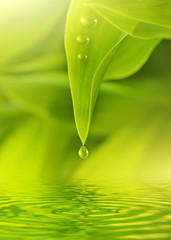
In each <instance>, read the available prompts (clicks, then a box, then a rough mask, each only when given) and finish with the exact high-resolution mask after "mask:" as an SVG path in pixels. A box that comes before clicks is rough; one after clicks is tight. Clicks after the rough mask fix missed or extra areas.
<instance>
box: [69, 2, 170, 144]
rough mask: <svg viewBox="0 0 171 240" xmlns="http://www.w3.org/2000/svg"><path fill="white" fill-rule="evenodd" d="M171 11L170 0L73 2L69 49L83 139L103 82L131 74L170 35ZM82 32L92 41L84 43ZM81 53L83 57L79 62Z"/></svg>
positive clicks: (70, 75) (75, 100)
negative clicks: (105, 79) (81, 39)
mask: <svg viewBox="0 0 171 240" xmlns="http://www.w3.org/2000/svg"><path fill="white" fill-rule="evenodd" d="M169 10H171V2H170V1H164V2H163V1H162V0H161V1H153V0H151V1H149V0H148V1H147V0H143V1H131V0H127V1H126V0H125V1H120V0H114V1H110V0H107V1H102V0H101V1H96V0H84V1H79V0H73V1H72V2H71V6H70V10H69V14H68V19H67V27H66V53H67V58H68V69H69V79H70V86H71V93H72V99H73V106H74V115H75V122H76V126H77V130H78V133H79V136H80V138H81V140H82V142H83V143H85V141H86V139H87V136H88V132H89V127H90V121H91V117H92V113H93V110H94V106H95V102H96V99H97V96H98V92H99V88H100V85H101V82H102V81H103V79H104V78H107V79H109V78H112V79H115V78H116V79H120V78H124V77H127V76H129V75H131V74H133V73H134V72H136V71H137V70H138V69H140V67H141V66H142V65H143V64H144V62H145V61H146V60H147V59H148V57H149V55H150V54H151V52H152V50H153V49H154V48H155V47H156V45H157V44H158V43H159V42H160V40H161V39H162V38H171V21H170V19H171V14H170V12H171V11H169ZM93 21H94V24H93ZM80 34H84V36H87V39H89V42H88V43H87V42H83V43H81V44H80V42H78V41H77V37H78V36H80ZM80 54H84V55H83V56H84V60H85V61H80V59H79V57H78V56H80ZM85 55H86V59H85ZM82 60H83V59H82Z"/></svg>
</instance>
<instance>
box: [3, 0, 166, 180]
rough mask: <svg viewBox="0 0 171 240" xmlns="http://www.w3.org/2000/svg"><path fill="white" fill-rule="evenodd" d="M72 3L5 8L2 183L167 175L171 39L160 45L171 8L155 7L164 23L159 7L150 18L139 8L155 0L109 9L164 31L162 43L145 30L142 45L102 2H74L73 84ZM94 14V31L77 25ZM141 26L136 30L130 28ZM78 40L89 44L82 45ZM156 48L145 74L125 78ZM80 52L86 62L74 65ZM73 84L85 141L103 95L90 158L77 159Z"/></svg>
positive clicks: (43, 1)
mask: <svg viewBox="0 0 171 240" xmlns="http://www.w3.org/2000/svg"><path fill="white" fill-rule="evenodd" d="M69 2H70V1H69V0H66V1H62V2H61V0H50V1H48V2H47V1H46V0H41V1H37V2H36V3H35V1H33V0H26V1H24V2H23V3H22V1H21V0H16V1H15V2H13V3H12V2H11V5H10V4H9V1H8V0H7V1H0V20H1V21H0V30H1V39H0V43H1V44H0V52H1V59H0V175H1V178H0V180H2V179H3V180H6V179H8V178H11V179H12V180H14V179H16V178H17V179H20V180H22V181H24V179H30V178H39V177H43V178H47V179H51V180H53V181H54V180H56V179H61V178H67V177H69V176H71V175H73V173H75V176H77V177H80V178H82V177H83V178H92V177H93V178H103V179H104V178H107V177H110V178H112V177H115V176H120V177H124V176H129V177H130V176H135V175H138V176H144V175H148V174H149V175H150V174H152V173H153V174H154V175H155V176H159V175H162V174H163V175H165V174H166V172H167V174H166V175H167V176H169V169H170V144H171V142H170V137H169V136H170V129H171V126H170V122H169V120H170V114H171V113H170V109H171V100H170V92H171V85H170V84H171V82H170V76H171V70H170V62H171V59H170V51H171V48H170V41H168V40H165V41H164V42H162V43H161V44H159V43H160V42H161V37H160V38H159V37H158V36H159V35H160V36H162V38H164V37H165V38H166V37H167V34H168V33H169V30H167V31H165V30H166V29H169V28H170V27H169V24H170V20H169V19H170V18H169V16H170V15H169V14H170V11H169V3H170V1H168V4H167V5H165V3H166V2H164V1H163V2H162V3H163V5H162V6H159V7H158V8H160V11H161V13H162V14H160V15H161V16H160V15H157V10H156V11H153V14H152V12H151V13H149V11H150V10H148V11H147V13H148V14H147V16H146V15H145V13H146V11H145V10H144V9H143V8H142V2H144V4H145V3H148V2H151V4H152V3H156V1H119V0H118V1H103V2H102V3H103V4H104V2H105V4H109V3H110V4H113V3H115V4H116V6H115V7H117V9H116V8H115V11H116V10H117V13H118V15H119V16H118V15H117V17H120V18H121V15H122V17H123V18H122V19H123V21H128V18H129V19H133V20H132V21H133V22H134V24H135V19H136V21H140V20H141V21H140V22H141V23H142V22H143V19H144V18H145V17H147V20H148V21H147V22H148V25H149V24H151V25H153V24H154V25H155V26H156V27H157V31H153V36H154V34H157V35H156V36H157V37H156V38H151V35H150V36H149V35H147V32H146V36H145V37H144V38H143V37H142V38H140V37H138V36H136V37H135V34H132V33H131V31H130V32H129V34H128V32H127V31H126V30H124V31H123V29H121V26H115V24H116V22H114V20H115V19H113V20H112V19H107V16H108V18H109V17H111V16H112V15H113V14H111V12H112V11H113V9H112V7H110V14H109V12H108V7H104V6H103V8H101V5H100V6H99V4H98V3H99V1H96V2H95V1H87V5H84V6H83V5H82V4H83V1H79V2H77V1H72V3H71V6H70V10H69V15H68V20H67V31H66V50H67V56H68V68H69V77H70V86H69V81H68V74H67V62H66V57H65V50H64V32H65V31H64V30H65V23H66V14H67V10H68V7H69ZM135 2H136V3H137V4H140V5H141V14H138V13H137V12H138V11H135V7H136V5H131V4H133V3H135ZM122 3H123V4H122ZM126 3H127V4H126ZM75 4H76V5H75ZM157 4H159V1H157ZM129 6H131V7H129ZM165 6H167V7H166V8H165ZM131 9H134V11H133V12H132V10H131ZM147 9H148V8H146V10H147ZM153 9H155V8H154V6H153ZM162 9H163V10H162ZM164 9H165V10H164ZM160 11H158V13H160ZM164 11H165V13H164ZM121 13H122V14H121ZM139 13H140V11H139ZM87 14H88V16H89V17H90V18H89V20H90V23H91V21H92V19H94V20H93V23H92V25H91V24H90V25H91V26H90V28H89V27H88V28H87V27H83V26H82V25H81V23H80V18H81V17H82V16H84V17H85V16H86V15H87ZM150 14H151V17H153V19H152V20H150V19H148V18H149V16H150ZM30 15H31V16H32V18H30ZM136 15H137V16H136ZM115 17H116V14H115ZM138 17H139V18H138ZM165 17H166V18H167V19H166V20H164V19H165ZM140 18H141V19H140ZM96 19H97V22H96ZM154 19H156V22H154ZM83 20H84V21H83V25H84V26H85V25H86V26H87V24H88V23H87V22H86V21H85V18H84V19H83ZM111 21H113V22H111ZM119 23H120V24H121V21H120V22H119ZM134 24H133V25H132V26H131V25H129V26H130V28H131V29H133V26H135V25H134ZM88 25H89V24H88ZM140 25H141V24H140ZM151 25H149V26H151ZM126 26H127V25H126ZM145 26H146V24H145ZM160 27H162V31H161V32H160V31H158V30H159V29H161V28H160ZM130 28H129V29H130ZM129 29H128V30H129ZM137 29H138V32H139V33H140V32H141V33H142V32H143V31H142V28H139V27H138V28H137ZM145 29H147V28H145ZM133 32H134V33H135V31H133ZM150 32H151V30H150ZM150 32H148V34H149V33H150ZM136 33H137V31H136ZM80 34H84V35H81V36H84V37H83V40H84V41H86V44H85V45H84V44H83V45H82V44H80V43H79V42H80V41H82V38H81V40H80ZM163 34H166V35H163ZM85 35H86V37H85ZM78 36H79V38H78V39H77V37H78ZM87 37H88V38H87ZM11 39H12V40H13V41H11ZM77 41H78V42H77ZM84 41H83V42H84ZM158 44H159V47H158V48H157V49H156V50H155V51H154V53H153V55H152V57H151V58H150V59H149V61H148V63H147V64H146V65H145V67H144V68H143V69H142V70H140V71H139V73H137V74H136V75H135V76H134V77H129V78H127V79H123V78H126V77H128V76H130V75H132V74H133V73H135V72H136V71H137V70H139V69H140V68H141V67H142V65H143V64H144V63H145V62H146V60H147V59H148V58H149V56H150V55H151V53H152V51H153V50H154V49H155V47H156V46H157V45H158ZM82 52H84V53H85V54H87V61H80V60H78V59H77V57H78V55H79V53H82ZM82 56H84V57H85V55H79V58H82ZM103 79H104V80H107V81H104V82H102V81H103ZM114 79H115V80H117V79H123V80H122V81H111V80H114ZM109 80H110V81H109ZM101 83H102V86H101V88H100V85H101ZM70 87H71V93H72V98H73V103H74V113H75V119H76V124H77V129H78V131H79V135H80V137H81V139H82V141H83V142H84V141H85V140H86V138H87V135H88V131H89V126H90V120H91V117H92V112H93V109H94V105H95V102H96V98H97V95H98V93H99V88H100V95H99V99H98V101H97V105H96V108H95V112H94V117H93V119H92V127H91V129H90V133H89V138H88V140H87V143H86V146H87V147H88V149H89V152H90V156H89V158H88V159H87V160H86V161H82V160H80V159H79V157H78V156H77V152H78V150H79V148H80V140H79V138H78V136H77V132H76V129H75V124H74V118H73V109H72V100H71V94H70ZM161 166H163V168H162V167H161ZM153 169H155V171H153Z"/></svg>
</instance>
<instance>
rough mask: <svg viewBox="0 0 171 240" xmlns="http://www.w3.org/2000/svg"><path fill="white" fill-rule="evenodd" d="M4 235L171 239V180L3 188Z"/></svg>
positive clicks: (0, 228)
mask: <svg viewBox="0 0 171 240" xmlns="http://www.w3.org/2000/svg"><path fill="white" fill-rule="evenodd" d="M0 239H2V240H7V239H8V240H10V239H11V240H13V239H16V240H25V239H26V240H30V239H40V240H44V239H45V240H56V239H61V240H64V239H66V240H69V239H73V240H76V239H81V240H82V239H83V240H84V239H90V240H91V239H92V240H103V239H104V240H110V239H115V240H117V239H130V240H133V239H143V240H145V239H147V240H148V239H149V240H150V239H154V240H158V239H161V240H165V239H168V240H170V239H171V183H137V184H128V183H126V182H122V183H117V182H106V183H100V182H96V183H95V182H88V181H75V182H72V183H67V184H62V185H61V184H47V183H46V184H43V183H37V184H32V185H29V186H23V187H18V186H14V185H13V186H9V185H5V186H4V185H3V184H1V188H0Z"/></svg>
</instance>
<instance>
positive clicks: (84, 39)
mask: <svg viewBox="0 0 171 240" xmlns="http://www.w3.org/2000/svg"><path fill="white" fill-rule="evenodd" d="M89 41H90V39H89V37H88V36H87V35H86V34H80V35H78V36H77V42H78V43H79V44H81V45H83V44H87V43H88V42H89Z"/></svg>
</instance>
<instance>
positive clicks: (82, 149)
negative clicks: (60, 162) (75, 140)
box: [78, 145, 89, 159]
mask: <svg viewBox="0 0 171 240" xmlns="http://www.w3.org/2000/svg"><path fill="white" fill-rule="evenodd" d="M78 155H79V157H80V158H81V159H86V158H87V157H88V155H89V152H88V149H87V148H86V147H85V146H84V145H83V146H81V147H80V149H79V151H78Z"/></svg>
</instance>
